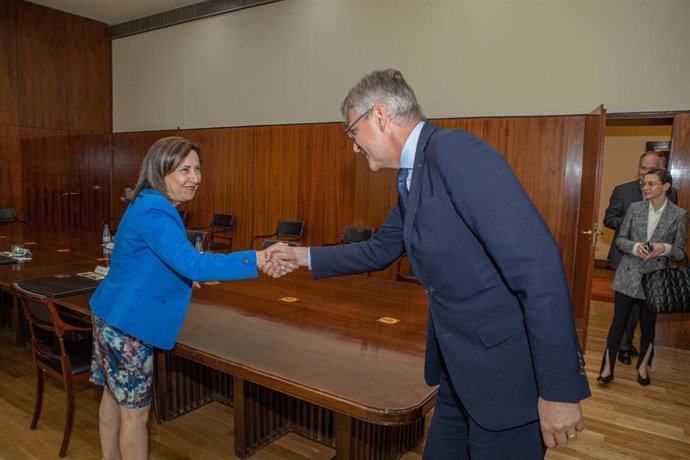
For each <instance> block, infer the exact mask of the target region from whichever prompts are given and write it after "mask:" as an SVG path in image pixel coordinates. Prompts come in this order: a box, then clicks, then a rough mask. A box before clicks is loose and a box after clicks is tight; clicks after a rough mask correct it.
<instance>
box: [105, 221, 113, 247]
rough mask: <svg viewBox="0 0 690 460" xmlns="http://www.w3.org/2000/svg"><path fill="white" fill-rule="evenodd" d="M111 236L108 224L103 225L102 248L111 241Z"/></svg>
mask: <svg viewBox="0 0 690 460" xmlns="http://www.w3.org/2000/svg"><path fill="white" fill-rule="evenodd" d="M112 240H113V239H112V236H111V235H110V227H109V226H108V224H103V246H105V245H106V244H108V243H110V242H111V241H112Z"/></svg>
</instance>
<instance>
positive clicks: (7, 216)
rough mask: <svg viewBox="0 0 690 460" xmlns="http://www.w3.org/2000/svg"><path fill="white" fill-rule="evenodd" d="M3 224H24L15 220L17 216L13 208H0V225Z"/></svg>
mask: <svg viewBox="0 0 690 460" xmlns="http://www.w3.org/2000/svg"><path fill="white" fill-rule="evenodd" d="M3 222H10V223H11V222H20V223H25V222H24V221H23V220H19V219H17V214H16V213H15V212H14V208H0V223H3Z"/></svg>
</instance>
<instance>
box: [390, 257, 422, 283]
mask: <svg viewBox="0 0 690 460" xmlns="http://www.w3.org/2000/svg"><path fill="white" fill-rule="evenodd" d="M397 265H398V268H397V270H396V271H395V281H402V282H403V283H415V284H420V283H419V280H418V279H417V277H416V276H414V273H412V268H411V267H410V261H409V260H408V258H407V253H403V255H401V256H400V257H398V263H397Z"/></svg>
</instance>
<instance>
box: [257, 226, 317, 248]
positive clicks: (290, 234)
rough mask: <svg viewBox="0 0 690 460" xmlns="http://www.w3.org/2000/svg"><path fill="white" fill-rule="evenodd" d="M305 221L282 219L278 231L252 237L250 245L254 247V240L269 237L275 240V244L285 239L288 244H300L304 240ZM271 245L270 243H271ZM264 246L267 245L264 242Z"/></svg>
mask: <svg viewBox="0 0 690 460" xmlns="http://www.w3.org/2000/svg"><path fill="white" fill-rule="evenodd" d="M305 225H306V224H305V223H304V222H303V221H301V220H281V221H279V222H278V227H277V228H276V231H275V232H273V233H271V234H270V235H256V236H254V237H252V239H251V240H250V241H249V247H250V248H253V247H254V241H256V240H257V239H259V238H263V239H266V238H269V239H272V240H273V243H271V244H275V243H276V242H278V241H283V242H286V243H288V244H290V243H293V244H291V246H299V245H300V244H301V241H302V236H303V235H304V227H305ZM269 246H270V245H269ZM262 247H264V248H265V247H267V246H266V245H265V244H262Z"/></svg>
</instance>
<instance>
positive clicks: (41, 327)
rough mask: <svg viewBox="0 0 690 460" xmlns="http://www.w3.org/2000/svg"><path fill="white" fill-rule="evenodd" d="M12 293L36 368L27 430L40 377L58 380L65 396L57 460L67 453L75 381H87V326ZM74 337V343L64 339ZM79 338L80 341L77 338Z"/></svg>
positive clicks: (39, 396)
mask: <svg viewBox="0 0 690 460" xmlns="http://www.w3.org/2000/svg"><path fill="white" fill-rule="evenodd" d="M12 291H13V292H14V294H15V295H16V296H17V297H18V298H19V301H20V302H21V304H22V306H23V308H24V314H25V316H26V320H27V322H28V324H29V332H30V334H31V348H32V356H33V361H34V365H35V366H36V401H35V403H34V415H33V418H32V419H31V429H32V430H33V429H35V428H36V425H37V424H38V419H39V417H40V416H41V406H42V404H43V374H44V373H45V374H48V375H51V376H53V377H55V378H56V379H58V380H60V381H61V382H62V384H63V386H64V388H65V393H66V395H67V413H66V417H65V430H64V434H63V435H62V444H61V445H60V454H59V455H60V457H64V456H65V454H66V453H67V446H68V445H69V440H70V436H71V434H72V425H73V421H74V409H75V404H74V388H75V386H76V384H77V383H78V382H84V381H88V379H89V372H90V369H91V349H92V340H93V339H92V338H91V337H90V336H87V337H86V338H84V334H86V333H90V332H91V330H92V328H91V327H84V326H75V325H72V324H69V323H67V322H65V321H64V320H63V319H62V318H61V317H60V315H59V314H58V311H57V309H56V308H55V305H54V304H53V302H52V301H51V300H50V299H48V298H47V297H43V296H40V295H37V294H34V293H33V292H29V291H27V290H24V289H22V288H21V287H19V285H17V284H16V283H12ZM70 335H74V336H75V337H74V340H72V341H70V340H69V339H68V337H69V336H70ZM77 335H81V337H82V338H81V339H78V338H77Z"/></svg>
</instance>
